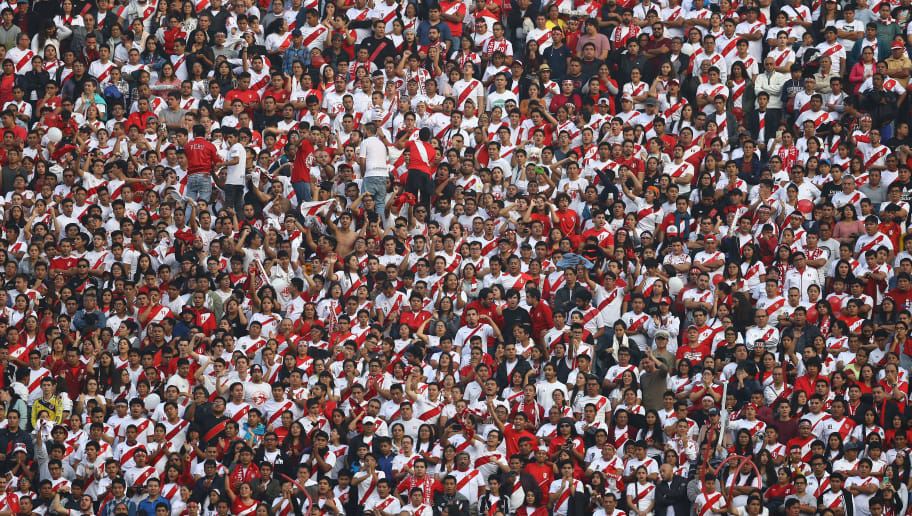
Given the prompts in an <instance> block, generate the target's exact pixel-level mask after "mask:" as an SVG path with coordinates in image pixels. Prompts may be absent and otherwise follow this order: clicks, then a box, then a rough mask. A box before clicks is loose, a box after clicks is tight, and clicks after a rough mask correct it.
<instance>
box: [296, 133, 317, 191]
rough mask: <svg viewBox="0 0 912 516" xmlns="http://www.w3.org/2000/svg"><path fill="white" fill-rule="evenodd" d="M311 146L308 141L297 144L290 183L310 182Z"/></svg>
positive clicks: (312, 148)
mask: <svg viewBox="0 0 912 516" xmlns="http://www.w3.org/2000/svg"><path fill="white" fill-rule="evenodd" d="M313 152H314V147H313V144H312V143H310V140H301V141H300V142H299V143H298V154H297V155H296V156H295V160H294V165H292V167H291V182H292V183H297V182H299V181H307V182H310V165H311V164H312V163H313Z"/></svg>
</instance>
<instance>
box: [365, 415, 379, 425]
mask: <svg viewBox="0 0 912 516" xmlns="http://www.w3.org/2000/svg"><path fill="white" fill-rule="evenodd" d="M361 422H362V423H363V424H365V425H375V424H377V418H375V417H374V416H366V417H365V418H364V419H363V420H362V421H361Z"/></svg>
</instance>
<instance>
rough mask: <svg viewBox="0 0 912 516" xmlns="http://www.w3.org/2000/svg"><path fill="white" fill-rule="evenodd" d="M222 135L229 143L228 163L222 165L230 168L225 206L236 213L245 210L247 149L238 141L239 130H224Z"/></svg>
mask: <svg viewBox="0 0 912 516" xmlns="http://www.w3.org/2000/svg"><path fill="white" fill-rule="evenodd" d="M222 134H223V135H224V136H225V140H226V141H227V142H228V145H229V148H228V161H225V162H224V163H222V165H223V166H225V167H227V168H228V173H227V174H226V175H225V204H227V205H228V207H229V208H231V209H233V210H234V212H235V213H242V212H243V210H244V181H245V179H246V177H245V176H246V173H247V149H245V148H244V146H243V145H241V143H240V142H239V141H238V132H237V129H234V128H233V127H224V128H222Z"/></svg>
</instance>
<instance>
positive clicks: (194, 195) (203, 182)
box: [185, 125, 221, 202]
mask: <svg viewBox="0 0 912 516" xmlns="http://www.w3.org/2000/svg"><path fill="white" fill-rule="evenodd" d="M185 152H186V154H187V162H188V163H189V166H188V169H187V190H186V196H187V197H188V198H190V199H192V200H194V201H197V200H199V199H202V200H204V201H206V202H209V198H210V197H212V167H213V165H215V166H218V165H219V164H220V162H221V160H219V156H218V151H217V150H216V149H215V145H212V143H210V142H209V141H208V140H206V128H205V127H203V126H202V125H195V126H193V139H192V140H190V141H189V142H187V148H186V149H185Z"/></svg>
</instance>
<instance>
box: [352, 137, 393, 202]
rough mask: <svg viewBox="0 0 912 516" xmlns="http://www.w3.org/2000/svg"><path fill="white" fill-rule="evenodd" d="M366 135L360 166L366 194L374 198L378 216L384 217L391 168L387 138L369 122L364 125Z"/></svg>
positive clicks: (362, 146)
mask: <svg viewBox="0 0 912 516" xmlns="http://www.w3.org/2000/svg"><path fill="white" fill-rule="evenodd" d="M364 134H365V136H367V138H365V139H364V143H363V144H362V145H361V155H360V159H359V161H360V163H359V164H360V165H361V170H363V171H364V193H369V194H371V196H373V198H374V201H375V202H374V204H375V206H376V211H377V215H378V216H379V217H381V218H382V217H383V208H384V206H386V188H387V184H388V182H389V168H388V166H387V164H388V161H387V145H386V143H384V142H385V141H386V138H385V137H383V135H382V134H378V132H377V124H375V123H373V122H369V123H367V124H364Z"/></svg>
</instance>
